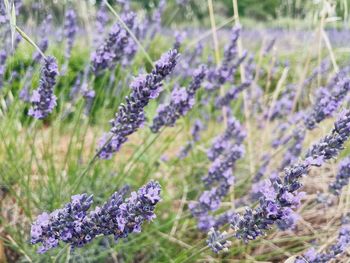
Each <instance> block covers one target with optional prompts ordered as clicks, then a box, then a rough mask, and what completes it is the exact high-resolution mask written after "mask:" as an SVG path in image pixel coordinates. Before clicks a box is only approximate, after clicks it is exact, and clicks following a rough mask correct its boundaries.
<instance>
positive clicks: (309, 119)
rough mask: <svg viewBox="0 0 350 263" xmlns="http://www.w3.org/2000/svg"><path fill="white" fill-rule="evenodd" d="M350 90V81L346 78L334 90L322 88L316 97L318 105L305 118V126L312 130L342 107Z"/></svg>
mask: <svg viewBox="0 0 350 263" xmlns="http://www.w3.org/2000/svg"><path fill="white" fill-rule="evenodd" d="M349 90H350V79H348V78H344V79H341V80H339V81H338V82H337V83H336V84H335V85H334V87H332V90H329V89H327V88H321V89H319V90H318V93H317V96H316V103H315V105H314V106H313V108H312V109H311V111H310V112H309V114H308V115H307V116H306V118H305V121H304V122H305V126H306V127H307V128H308V129H309V130H312V129H314V128H315V127H316V124H317V123H320V122H321V121H322V120H324V119H325V118H327V117H330V116H332V114H333V113H334V112H335V111H336V110H337V109H338V108H339V107H340V105H341V102H342V101H343V100H344V99H345V97H346V94H347V93H348V92H349Z"/></svg>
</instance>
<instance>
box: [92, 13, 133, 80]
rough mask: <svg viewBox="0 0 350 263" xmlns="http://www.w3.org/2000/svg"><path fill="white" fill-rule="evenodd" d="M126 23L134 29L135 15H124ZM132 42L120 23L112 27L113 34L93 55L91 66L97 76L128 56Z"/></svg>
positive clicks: (110, 34) (109, 35)
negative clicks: (130, 42)
mask: <svg viewBox="0 0 350 263" xmlns="http://www.w3.org/2000/svg"><path fill="white" fill-rule="evenodd" d="M122 19H123V21H124V23H125V24H126V25H127V26H128V27H130V28H132V27H133V25H134V21H135V14H134V13H132V12H129V13H126V14H124V16H123V17H122ZM129 41H130V35H129V33H128V32H127V31H126V29H124V28H123V27H122V26H121V25H120V24H119V23H116V24H114V25H113V26H112V29H111V32H110V33H109V34H108V37H107V38H106V39H105V41H104V42H103V43H102V44H101V45H100V46H99V47H98V48H97V50H96V51H95V52H93V53H92V55H91V65H92V68H93V71H94V73H95V74H98V73H99V72H101V71H102V70H104V69H107V68H110V67H113V66H114V65H115V64H116V63H117V62H120V61H121V59H122V58H123V57H124V56H125V55H126V47H127V46H128V43H129Z"/></svg>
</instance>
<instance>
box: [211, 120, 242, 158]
mask: <svg viewBox="0 0 350 263" xmlns="http://www.w3.org/2000/svg"><path fill="white" fill-rule="evenodd" d="M245 137H246V132H245V130H244V129H242V126H241V124H240V123H239V121H237V120H236V119H235V118H230V119H229V120H228V122H227V128H226V130H225V132H224V133H223V134H222V135H220V136H218V137H216V138H215V139H214V142H213V144H212V146H211V148H210V149H209V150H208V152H207V156H208V159H209V160H211V161H214V160H215V159H216V158H217V157H218V156H219V155H221V154H222V153H223V152H224V151H225V150H226V149H228V148H229V147H230V146H231V145H230V141H233V142H236V143H238V144H241V143H242V142H243V140H244V138H245Z"/></svg>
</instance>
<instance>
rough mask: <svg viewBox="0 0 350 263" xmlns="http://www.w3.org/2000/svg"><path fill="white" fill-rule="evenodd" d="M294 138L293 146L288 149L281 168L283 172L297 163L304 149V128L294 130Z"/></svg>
mask: <svg viewBox="0 0 350 263" xmlns="http://www.w3.org/2000/svg"><path fill="white" fill-rule="evenodd" d="M292 138H293V144H292V145H290V146H289V147H288V149H287V151H286V152H285V154H284V156H283V160H282V164H281V167H280V169H281V170H283V169H284V168H285V167H287V166H289V165H290V164H292V163H293V162H295V161H296V160H297V158H298V157H299V155H300V153H301V150H302V147H303V141H304V139H305V130H304V129H302V128H296V129H294V131H293V135H292Z"/></svg>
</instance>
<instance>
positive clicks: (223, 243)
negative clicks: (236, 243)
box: [207, 228, 231, 253]
mask: <svg viewBox="0 0 350 263" xmlns="http://www.w3.org/2000/svg"><path fill="white" fill-rule="evenodd" d="M226 235H227V233H226V232H223V233H220V232H218V231H216V230H215V229H214V228H211V229H210V231H209V233H208V239H207V244H208V246H209V247H210V248H211V249H212V250H213V251H214V252H215V253H218V252H219V251H227V250H228V248H229V247H230V246H231V242H230V241H228V240H227V239H226V238H225V236H226Z"/></svg>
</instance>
